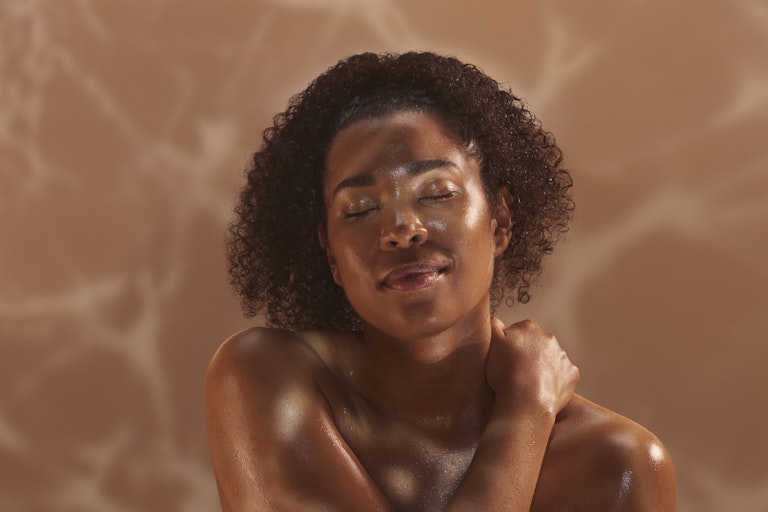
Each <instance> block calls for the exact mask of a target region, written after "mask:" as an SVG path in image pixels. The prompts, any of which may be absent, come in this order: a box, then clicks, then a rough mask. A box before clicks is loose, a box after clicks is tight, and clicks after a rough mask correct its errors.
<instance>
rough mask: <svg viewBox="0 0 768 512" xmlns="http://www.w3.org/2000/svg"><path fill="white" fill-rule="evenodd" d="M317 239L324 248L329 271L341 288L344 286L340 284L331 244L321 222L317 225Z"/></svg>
mask: <svg viewBox="0 0 768 512" xmlns="http://www.w3.org/2000/svg"><path fill="white" fill-rule="evenodd" d="M317 241H318V242H319V243H320V247H322V248H323V249H325V257H326V259H327V260H328V268H329V269H330V271H331V275H332V276H333V280H334V282H336V284H337V285H339V286H341V287H342V288H343V287H344V286H343V285H342V284H341V275H340V274H339V268H338V267H337V266H336V258H335V257H334V256H333V252H332V251H331V246H330V244H329V243H328V237H327V236H326V234H325V228H324V227H323V226H322V225H321V224H318V225H317Z"/></svg>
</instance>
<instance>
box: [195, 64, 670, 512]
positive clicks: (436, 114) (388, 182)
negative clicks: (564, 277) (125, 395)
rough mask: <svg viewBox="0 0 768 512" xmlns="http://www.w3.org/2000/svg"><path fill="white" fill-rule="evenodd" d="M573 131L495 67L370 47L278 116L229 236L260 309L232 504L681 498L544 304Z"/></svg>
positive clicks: (622, 503)
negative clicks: (514, 90)
mask: <svg viewBox="0 0 768 512" xmlns="http://www.w3.org/2000/svg"><path fill="white" fill-rule="evenodd" d="M561 160H562V157H561V153H560V150H559V149H558V148H557V146H556V145H555V143H554V140H553V138H552V137H551V135H550V134H548V133H547V132H545V131H543V130H542V129H541V127H540V124H539V122H538V120H537V119H536V118H535V117H534V116H533V115H532V114H531V113H530V112H529V111H528V110H527V109H526V108H525V106H524V105H523V104H522V102H521V101H520V100H519V99H518V98H516V97H515V96H513V95H512V94H510V93H509V92H507V91H505V90H503V89H501V88H500V87H499V84H498V83H497V82H495V81H494V80H492V79H491V78H489V77H487V76H486V75H484V74H483V73H482V72H481V71H479V70H478V69H477V68H475V67H473V66H471V65H466V64H463V63H461V62H459V61H458V60H456V59H453V58H448V57H443V56H439V55H435V54H431V53H406V54H403V55H391V54H386V55H374V54H362V55H357V56H354V57H351V58H349V59H347V60H344V61H341V62H339V63H338V64H337V65H336V66H334V67H333V68H331V69H329V70H328V71H326V72H325V73H324V74H323V75H321V76H320V77H318V78H317V79H316V80H315V81H314V82H313V83H312V84H311V85H310V86H309V87H308V88H307V89H306V90H305V91H304V92H302V93H301V94H299V95H297V96H295V97H294V98H293V99H292V100H291V103H290V105H289V107H288V109H287V110H286V112H284V113H282V114H280V115H278V116H277V117H276V118H275V123H274V126H273V127H272V128H269V129H267V130H266V131H265V133H264V144H263V147H262V149H260V150H259V151H258V152H257V153H256V154H255V155H254V159H253V166H252V167H251V169H250V170H249V171H248V175H247V183H246V185H245V187H244V189H243V191H242V194H241V197H240V203H239V205H238V207H237V210H236V213H237V219H236V221H235V223H234V224H233V225H232V227H231V230H230V238H229V258H230V273H231V276H232V282H233V284H234V286H235V288H236V289H237V290H238V291H239V293H240V295H241V297H242V300H243V305H244V309H245V311H246V313H247V314H249V315H253V314H256V313H259V312H263V313H264V314H265V316H266V320H267V324H268V325H269V326H270V327H271V328H254V329H249V330H246V331H244V332H240V333H237V334H235V335H234V336H233V337H231V338H230V339H229V340H227V341H226V342H225V343H224V344H223V345H222V346H221V348H220V349H219V350H218V352H217V353H216V355H215V356H214V358H213V360H212V362H211V365H210V368H209V371H208V374H207V378H206V404H207V406H206V407H207V422H208V430H209V444H210V449H211V455H212V461H213V466H214V471H215V474H216V478H217V482H218V486H219V493H220V497H221V503H222V508H223V510H225V511H240V510H280V511H283V510H285V511H300V510H333V511H336V510H338V511H388V510H397V511H415V510H419V511H437V510H449V511H456V510H480V511H502V510H504V511H507V510H508V511H522V510H546V511H559V510H584V511H587V510H589V511H592V510H596V511H604V510H625V511H629V510H632V511H641V510H642V511H668V510H673V509H674V471H673V468H672V463H671V461H670V459H669V457H668V455H667V453H666V451H665V449H664V448H663V446H662V445H661V443H660V442H659V441H658V440H657V439H656V438H655V437H654V436H653V435H652V434H651V433H650V432H648V431H647V430H645V429H644V428H642V427H641V426H639V425H637V424H636V423H633V422H631V421H630V420H628V419H626V418H623V417H621V416H619V415H617V414H615V413H613V412H610V411H608V410H605V409H603V408H601V407H599V406H597V405H595V404H593V403H591V402H589V401H587V400H585V399H583V398H581V397H579V396H578V395H575V394H574V388H575V386H576V382H577V380H578V370H577V369H576V367H575V366H573V365H572V364H571V362H570V361H569V360H568V358H567V356H566V355H565V353H564V352H563V351H562V349H561V348H560V346H559V344H558V342H557V340H556V339H555V337H554V336H553V335H551V334H548V333H546V332H544V331H543V330H542V329H541V328H540V327H539V326H538V325H537V324H535V323H534V322H532V321H524V322H520V323H517V324H514V325H511V326H509V327H505V326H504V325H503V324H502V323H501V322H500V321H499V320H498V319H496V318H494V317H492V310H493V308H494V307H496V306H497V305H498V304H500V303H501V301H503V300H505V299H506V302H507V303H511V301H512V298H513V297H511V296H510V294H511V293H515V292H516V297H517V299H518V300H519V301H521V302H526V301H527V300H528V298H529V293H528V290H529V286H530V284H531V282H532V280H533V278H534V277H535V276H536V275H537V274H538V273H539V272H540V269H541V259H542V257H543V256H544V255H545V254H548V253H550V252H551V251H552V247H553V244H554V242H555V241H556V240H557V239H558V237H559V236H560V235H562V234H563V233H564V232H565V231H566V229H567V221H568V219H569V217H570V214H571V211H572V209H573V203H572V201H571V199H570V196H569V189H570V186H571V179H570V176H569V174H568V172H567V171H566V170H564V169H562V168H561Z"/></svg>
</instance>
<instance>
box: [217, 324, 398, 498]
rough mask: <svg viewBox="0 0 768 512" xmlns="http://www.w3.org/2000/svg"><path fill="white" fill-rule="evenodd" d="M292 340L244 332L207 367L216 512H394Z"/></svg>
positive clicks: (305, 353)
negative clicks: (219, 507)
mask: <svg viewBox="0 0 768 512" xmlns="http://www.w3.org/2000/svg"><path fill="white" fill-rule="evenodd" d="M292 336H293V335H292V334H290V333H286V332H282V331H275V330H270V329H251V330H248V331H244V332H242V333H239V334H237V335H235V336H233V337H232V338H230V339H229V340H227V341H226V342H225V343H224V344H223V345H222V346H221V348H220V349H219V350H218V351H217V353H216V355H215V356H214V358H213V360H212V361H211V364H210V366H209V368H208V372H207V375H206V382H205V402H206V423H207V427H208V444H209V448H210V452H211V460H212V463H213V469H214V473H215V475H216V481H217V484H218V488H219V496H220V500H221V505H222V510H223V511H224V512H237V511H249V512H250V511H262V510H263V511H267V510H269V511H272V510H275V511H295V510H329V511H336V510H338V511H340V512H342V511H350V510H365V511H390V510H392V508H391V507H390V505H389V504H388V503H387V501H386V499H385V498H384V497H383V496H382V494H381V492H380V491H379V490H378V488H377V487H376V485H375V484H374V483H373V481H372V480H371V478H370V477H369V476H368V474H367V473H366V471H365V470H364V469H363V467H362V466H361V464H360V462H359V461H358V459H357V457H356V456H355V454H354V453H352V451H351V450H350V448H349V446H347V444H346V442H345V441H344V439H342V438H341V436H340V435H339V433H338V431H337V429H336V427H335V425H334V422H333V419H332V416H331V412H330V409H329V406H328V404H327V401H326V399H325V396H324V394H323V392H322V390H321V389H320V387H319V386H318V384H317V373H316V371H317V370H316V369H317V366H316V365H317V361H316V358H315V357H314V356H313V354H312V353H311V352H310V350H309V349H308V348H307V347H305V346H304V345H303V344H302V343H299V342H296V341H293V340H291V339H287V338H291V337H292Z"/></svg>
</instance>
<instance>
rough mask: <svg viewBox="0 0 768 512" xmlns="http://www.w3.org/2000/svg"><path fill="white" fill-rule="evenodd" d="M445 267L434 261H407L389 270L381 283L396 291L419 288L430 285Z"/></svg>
mask: <svg viewBox="0 0 768 512" xmlns="http://www.w3.org/2000/svg"><path fill="white" fill-rule="evenodd" d="M445 270H446V267H445V266H441V265H437V264H435V263H425V262H418V263H408V264H406V265H399V266H397V267H395V268H394V269H393V270H392V271H391V272H389V273H388V274H387V275H386V277H384V280H383V281H382V284H383V286H384V287H385V288H389V289H391V290H397V291H413V290H421V289H423V288H427V287H429V286H431V285H432V284H433V283H434V282H435V281H437V280H438V279H439V278H440V276H441V275H442V274H443V273H444V272H445Z"/></svg>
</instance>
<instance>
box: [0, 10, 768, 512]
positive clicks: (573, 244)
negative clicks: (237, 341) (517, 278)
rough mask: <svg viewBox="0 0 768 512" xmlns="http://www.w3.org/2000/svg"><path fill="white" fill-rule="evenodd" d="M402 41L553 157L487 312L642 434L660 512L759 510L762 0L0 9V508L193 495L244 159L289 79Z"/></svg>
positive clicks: (202, 460) (763, 496) (158, 503)
mask: <svg viewBox="0 0 768 512" xmlns="http://www.w3.org/2000/svg"><path fill="white" fill-rule="evenodd" d="M411 48H421V49H433V50H438V51H442V52H448V53H453V54H456V55H457V56H459V57H461V58H463V59H466V60H469V61H471V62H474V63H476V64H478V65H480V66H481V67H482V68H483V69H485V70H486V71H487V72H488V73H489V74H491V75H492V76H494V77H495V78H497V79H498V80H500V81H502V82H505V83H507V84H509V85H510V86H511V87H512V88H513V90H515V91H516V92H517V93H518V94H520V95H522V96H523V97H525V98H526V99H527V101H528V102H529V103H530V105H531V106H532V109H533V110H534V111H535V112H536V113H537V114H538V115H539V116H540V117H541V118H542V119H543V121H544V124H545V126H546V127H547V128H548V129H549V130H551V131H553V132H554V133H555V134H556V136H557V138H558V140H559V142H560V143H561V145H562V147H563V148H564V149H565V152H566V160H567V163H568V166H569V167H570V168H571V169H572V170H573V173H574V176H575V180H576V187H575V193H576V198H577V212H578V216H577V218H576V221H575V223H574V225H573V229H572V231H571V235H570V241H569V243H568V244H566V245H563V246H561V247H560V248H559V250H558V251H556V254H555V256H554V257H553V258H552V259H551V260H550V261H549V262H548V266H547V270H546V278H545V279H544V280H543V281H542V286H541V287H540V289H539V290H538V293H537V294H535V295H534V301H533V303H532V304H530V305H528V306H526V307H524V308H513V309H512V310H509V311H504V312H503V315H502V316H503V317H504V318H505V319H506V320H507V321H512V320H514V319H518V318H522V317H525V316H533V317H535V318H536V319H538V320H539V322H540V323H542V324H543V325H544V326H545V327H547V328H548V329H550V330H553V331H555V332H556V333H557V334H558V337H559V338H560V339H561V340H562V342H563V344H564V345H565V346H566V347H567V349H568V350H569V352H570V354H571V355H572V358H573V359H574V360H575V361H576V362H577V364H579V366H580V367H581V369H582V375H583V378H582V383H581V384H580V390H581V393H582V394H584V395H586V396H588V397H589V398H592V399H593V400H595V401H598V402H600V403H602V404H605V405H607V406H609V407H611V408H614V409H616V410H617V411H619V412H621V413H624V414H626V415H628V416H630V417H632V418H634V419H636V420H637V421H639V422H640V423H642V424H644V425H646V426H648V427H649V428H651V429H652V430H653V431H655V432H656V433H657V434H658V435H659V436H660V437H661V438H662V439H663V440H664V441H665V443H666V444H667V446H668V448H669V449H670V451H671V452H672V455H673V457H674V459H675V461H676V464H677V470H678V479H679V499H678V502H679V510H681V511H698V512H710V511H755V512H763V511H765V510H768V462H766V461H767V460H768V441H766V432H768V411H766V404H767V403H768V378H766V372H765V366H766V363H765V361H766V358H767V357H768V346H767V345H766V341H768V339H767V338H768V336H766V332H767V331H768V315H766V309H767V308H766V305H767V304H768V301H767V300H766V287H767V286H768V264H767V263H768V260H767V259H766V257H767V256H768V232H767V231H768V230H767V229H766V226H767V223H766V221H768V151H766V149H765V146H766V142H768V2H766V1H765V0H719V1H718V0H696V1H694V0H691V1H684V0H680V1H671V0H646V1H639V0H638V1H615V0H589V1H580V2H575V1H572V0H538V1H533V0H530V1H518V2H515V1H501V0H499V1H482V0H472V1H469V0H467V1H457V2H448V1H446V0H272V1H246V0H228V1H223V2H213V1H208V2H205V1H202V0H195V1H192V0H153V1H150V0H140V1H139V0H135V1H127V0H126V1H118V0H115V1H110V0H101V1H97V0H49V1H44V0H0V510H3V511H6V510H7V511H27V510H29V511H53V510H59V511H85V512H90V511H93V512H112V511H114V512H123V511H166V512H167V511H189V512H196V511H208V510H214V509H216V508H217V506H218V504H217V497H216V491H215V486H214V482H213V479H212V475H211V473H210V468H209V461H208V455H207V447H206V441H205V434H204V425H203V419H202V401H201V387H202V379H203V373H204V370H205V367H206V364H207V361H208V360H209V358H210V356H211V354H212V353H213V351H214V350H215V348H216V347H217V345H218V344H219V343H220V342H221V341H222V340H223V339H224V338H225V337H226V336H227V335H229V334H230V333H232V332H233V331H235V330H237V329H239V328H242V327H244V326H246V325H248V324H249V322H247V321H245V320H244V319H242V317H241V316H240V313H239V309H238V304H237V302H236V300H235V299H234V298H233V297H232V295H231V294H230V292H229V290H228V288H227V284H226V275H225V270H224V261H223V256H222V247H221V245H222V243H221V240H222V231H223V227H224V225H225V223H226V220H227V218H228V216H229V211H230V208H231V205H232V202H233V198H234V195H235V192H236V188H237V186H238V182H239V180H240V178H241V171H242V169H243V167H244V165H245V163H246V162H247V160H248V156H249V153H250V152H251V151H252V150H253V149H254V148H255V147H256V145H257V144H258V142H259V137H260V132H261V129H263V128H264V127H265V126H266V124H267V123H268V122H269V120H270V118H271V116H272V114H274V113H276V112H277V111H279V110H282V108H283V107H284V105H285V103H286V100H287V98H288V96H289V95H290V94H292V93H295V92H297V91H299V90H300V89H302V88H303V87H304V86H305V85H306V84H307V82H308V81H309V80H310V79H311V78H312V77H314V76H315V75H316V74H318V73H319V72H321V71H322V70H324V69H325V68H327V67H328V66H330V65H331V64H333V63H334V62H335V61H336V60H338V59H339V58H341V57H343V56H345V55H347V54H350V53H354V52H358V51H363V50H374V51H383V50H405V49H411ZM286 235H287V236H290V233H286Z"/></svg>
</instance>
